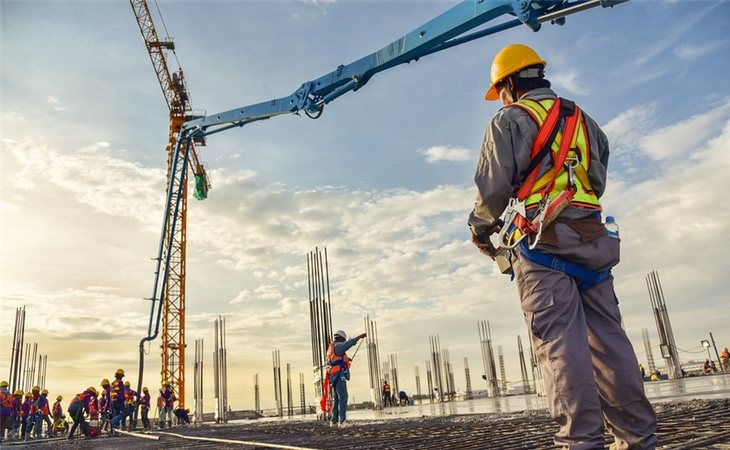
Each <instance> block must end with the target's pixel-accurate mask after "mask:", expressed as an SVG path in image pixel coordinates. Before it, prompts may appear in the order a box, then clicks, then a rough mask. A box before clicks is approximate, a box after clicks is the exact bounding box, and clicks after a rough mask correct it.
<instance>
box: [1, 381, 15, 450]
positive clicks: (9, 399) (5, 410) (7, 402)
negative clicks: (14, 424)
mask: <svg viewBox="0 0 730 450" xmlns="http://www.w3.org/2000/svg"><path fill="white" fill-rule="evenodd" d="M14 406H15V400H13V396H12V395H11V394H10V392H9V391H8V382H7V381H0V442H2V441H4V440H5V430H6V429H8V428H10V418H11V417H12V415H13V407H14Z"/></svg>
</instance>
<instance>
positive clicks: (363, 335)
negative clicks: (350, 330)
mask: <svg viewBox="0 0 730 450" xmlns="http://www.w3.org/2000/svg"><path fill="white" fill-rule="evenodd" d="M367 335H368V334H367V333H363V334H361V335H360V336H358V337H357V338H358V339H362V338H364V337H365V336H367Z"/></svg>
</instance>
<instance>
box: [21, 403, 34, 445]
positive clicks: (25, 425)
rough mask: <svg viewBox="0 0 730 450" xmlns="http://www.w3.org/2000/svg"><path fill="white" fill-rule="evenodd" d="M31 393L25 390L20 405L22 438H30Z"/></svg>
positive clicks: (31, 429) (31, 423) (31, 425)
mask: <svg viewBox="0 0 730 450" xmlns="http://www.w3.org/2000/svg"><path fill="white" fill-rule="evenodd" d="M32 397H33V394H31V393H30V392H26V393H25V395H24V400H23V403H22V404H21V405H20V434H21V435H22V436H23V440H24V441H27V440H28V439H29V438H30V432H31V431H33V417H32V416H31V414H30V402H31V399H32Z"/></svg>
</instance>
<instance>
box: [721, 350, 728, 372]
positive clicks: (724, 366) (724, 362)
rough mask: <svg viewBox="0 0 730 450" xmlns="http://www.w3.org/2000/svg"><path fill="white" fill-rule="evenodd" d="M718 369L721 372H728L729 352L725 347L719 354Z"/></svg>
mask: <svg viewBox="0 0 730 450" xmlns="http://www.w3.org/2000/svg"><path fill="white" fill-rule="evenodd" d="M720 369H722V371H723V372H730V351H728V349H727V347H723V348H722V351H721V352H720Z"/></svg>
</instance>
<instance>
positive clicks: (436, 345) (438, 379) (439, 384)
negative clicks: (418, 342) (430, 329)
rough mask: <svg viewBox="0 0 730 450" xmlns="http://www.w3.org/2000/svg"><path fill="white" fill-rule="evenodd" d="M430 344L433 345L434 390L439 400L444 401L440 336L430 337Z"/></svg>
mask: <svg viewBox="0 0 730 450" xmlns="http://www.w3.org/2000/svg"><path fill="white" fill-rule="evenodd" d="M428 341H429V346H430V347H431V363H432V364H433V379H434V384H435V386H434V390H435V391H436V392H438V401H439V402H443V401H444V382H443V373H442V371H441V370H442V369H441V343H440V341H439V336H438V335H436V336H429V337H428Z"/></svg>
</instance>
